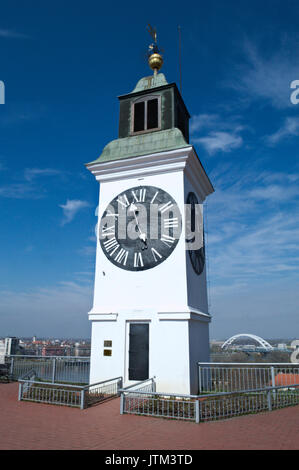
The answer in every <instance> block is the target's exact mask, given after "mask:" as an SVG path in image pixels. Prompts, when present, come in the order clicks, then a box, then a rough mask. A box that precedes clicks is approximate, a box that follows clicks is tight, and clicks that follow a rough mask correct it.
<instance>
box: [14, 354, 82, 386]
mask: <svg viewBox="0 0 299 470" xmlns="http://www.w3.org/2000/svg"><path fill="white" fill-rule="evenodd" d="M7 360H8V361H9V363H10V374H11V377H12V378H13V379H14V380H18V378H19V377H21V376H23V375H24V374H25V373H26V372H27V371H29V370H30V369H32V368H34V369H35V370H36V372H37V375H38V377H39V378H41V379H43V380H45V381H47V382H52V383H55V382H69V383H79V384H88V382H89V370H90V357H86V356H82V357H77V356H17V355H15V356H9V357H8V358H7Z"/></svg>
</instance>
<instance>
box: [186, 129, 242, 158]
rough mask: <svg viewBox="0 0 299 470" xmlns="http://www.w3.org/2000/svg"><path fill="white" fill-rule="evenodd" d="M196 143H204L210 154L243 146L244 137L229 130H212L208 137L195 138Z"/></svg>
mask: <svg viewBox="0 0 299 470" xmlns="http://www.w3.org/2000/svg"><path fill="white" fill-rule="evenodd" d="M193 141H194V142H195V143H199V144H202V145H203V146H204V147H205V149H206V150H207V152H208V153H209V154H210V155H213V154H215V153H216V152H219V151H221V152H231V151H232V150H234V149H237V148H239V147H241V146H242V144H243V138H242V137H241V136H239V135H236V134H230V133H228V132H220V131H219V132H210V133H209V135H208V136H206V137H200V138H195V139H193Z"/></svg>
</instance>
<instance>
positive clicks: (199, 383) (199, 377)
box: [198, 365, 202, 394]
mask: <svg viewBox="0 0 299 470" xmlns="http://www.w3.org/2000/svg"><path fill="white" fill-rule="evenodd" d="M201 391H202V383H201V367H200V365H199V366H198V393H199V394H201Z"/></svg>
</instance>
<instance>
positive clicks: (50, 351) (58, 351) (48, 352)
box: [41, 345, 65, 356]
mask: <svg viewBox="0 0 299 470" xmlns="http://www.w3.org/2000/svg"><path fill="white" fill-rule="evenodd" d="M41 355H42V356H65V348H63V347H61V346H53V345H46V346H43V348H42V351H41Z"/></svg>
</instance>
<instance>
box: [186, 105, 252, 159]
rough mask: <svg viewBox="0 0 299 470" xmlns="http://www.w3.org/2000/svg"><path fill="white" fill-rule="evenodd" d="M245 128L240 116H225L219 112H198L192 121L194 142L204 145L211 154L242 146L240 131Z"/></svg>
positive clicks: (191, 129) (191, 128)
mask: <svg viewBox="0 0 299 470" xmlns="http://www.w3.org/2000/svg"><path fill="white" fill-rule="evenodd" d="M245 128H246V127H245V126H243V125H241V124H240V122H239V116H230V117H229V118H223V117H221V116H220V115H218V114H198V115H196V116H194V117H193V118H192V119H191V123H190V132H191V134H192V135H193V137H192V142H193V143H194V144H200V145H202V146H203V147H204V148H205V149H206V151H207V152H208V154H209V155H214V154H215V153H217V152H226V153H227V152H231V151H232V150H234V149H237V148H239V147H241V146H242V145H243V138H242V137H241V136H240V133H241V132H242V131H243V130H244V129H245ZM200 134H203V135H200Z"/></svg>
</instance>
